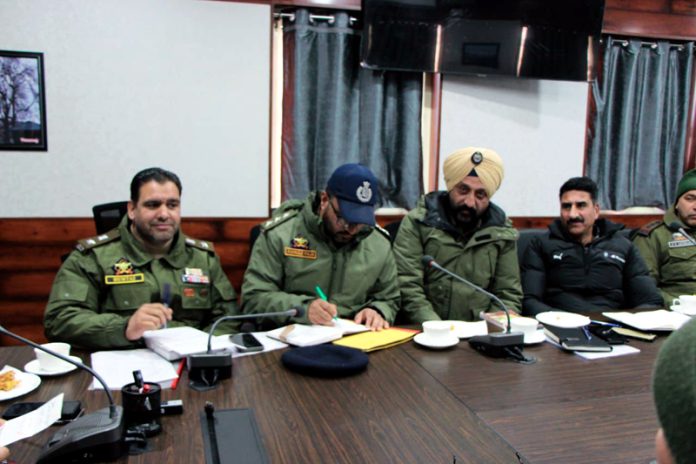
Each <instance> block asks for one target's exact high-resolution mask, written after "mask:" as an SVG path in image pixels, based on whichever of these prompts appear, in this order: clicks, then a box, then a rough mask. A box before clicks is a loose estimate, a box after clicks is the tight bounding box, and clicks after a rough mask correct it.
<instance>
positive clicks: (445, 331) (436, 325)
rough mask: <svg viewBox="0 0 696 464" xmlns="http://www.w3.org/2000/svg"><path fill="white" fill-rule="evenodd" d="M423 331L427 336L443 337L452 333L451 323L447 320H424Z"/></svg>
mask: <svg viewBox="0 0 696 464" xmlns="http://www.w3.org/2000/svg"><path fill="white" fill-rule="evenodd" d="M423 333H424V334H426V335H427V336H428V338H433V339H435V338H443V337H446V336H448V335H452V324H450V323H449V322H447V321H425V322H424V323H423Z"/></svg>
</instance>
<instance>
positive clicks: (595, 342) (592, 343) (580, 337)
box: [544, 325, 612, 351]
mask: <svg viewBox="0 0 696 464" xmlns="http://www.w3.org/2000/svg"><path fill="white" fill-rule="evenodd" d="M544 333H545V334H546V336H547V337H549V338H550V339H551V340H553V341H554V342H556V343H558V344H559V345H561V347H562V348H563V349H565V350H568V351H611V350H612V347H611V345H609V344H608V343H607V342H605V341H604V340H602V339H601V338H599V337H598V336H596V335H593V334H592V333H590V331H589V330H587V329H586V328H585V327H572V328H562V327H553V326H550V325H547V326H544Z"/></svg>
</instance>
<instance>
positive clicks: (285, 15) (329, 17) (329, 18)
mask: <svg viewBox="0 0 696 464" xmlns="http://www.w3.org/2000/svg"><path fill="white" fill-rule="evenodd" d="M273 16H274V17H275V18H286V19H289V20H290V21H291V22H292V21H295V13H275V14H274V15H273ZM309 20H310V21H317V20H318V21H326V22H328V23H329V24H333V22H334V21H335V20H336V17H335V16H334V15H319V14H312V13H310V14H309ZM357 20H358V18H354V17H353V16H351V17H350V24H351V25H352V24H353V23H354V22H356V21H357Z"/></svg>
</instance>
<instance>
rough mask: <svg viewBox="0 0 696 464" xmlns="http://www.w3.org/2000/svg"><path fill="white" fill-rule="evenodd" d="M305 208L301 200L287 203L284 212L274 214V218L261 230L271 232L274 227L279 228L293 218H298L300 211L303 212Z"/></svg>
mask: <svg viewBox="0 0 696 464" xmlns="http://www.w3.org/2000/svg"><path fill="white" fill-rule="evenodd" d="M303 206H304V202H303V201H300V200H291V201H289V202H287V203H285V204H284V205H283V210H282V211H277V212H276V213H275V214H273V217H272V218H270V219H269V220H268V221H266V222H264V223H263V224H261V230H262V231H267V230H271V229H273V228H274V227H277V226H279V225H280V224H282V223H284V222H286V221H288V220H290V219H292V218H293V217H295V216H297V215H298V214H299V213H300V211H302V207H303Z"/></svg>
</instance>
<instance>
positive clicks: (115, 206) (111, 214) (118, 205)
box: [92, 201, 128, 234]
mask: <svg viewBox="0 0 696 464" xmlns="http://www.w3.org/2000/svg"><path fill="white" fill-rule="evenodd" d="M127 211H128V202H127V201H116V202H114V203H104V204H102V205H95V206H93V207H92V215H93V216H94V225H95V227H96V228H97V234H104V233H106V232H108V231H110V230H111V229H113V228H115V227H118V224H119V223H120V222H121V218H122V217H123V216H124V215H125V214H126V212H127Z"/></svg>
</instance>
